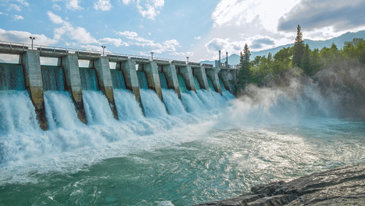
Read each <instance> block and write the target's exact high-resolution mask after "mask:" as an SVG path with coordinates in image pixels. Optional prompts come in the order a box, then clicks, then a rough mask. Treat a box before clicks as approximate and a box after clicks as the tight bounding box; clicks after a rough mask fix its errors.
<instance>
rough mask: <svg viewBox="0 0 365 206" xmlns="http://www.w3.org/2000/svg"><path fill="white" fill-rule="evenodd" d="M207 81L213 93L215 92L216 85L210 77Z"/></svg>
mask: <svg viewBox="0 0 365 206" xmlns="http://www.w3.org/2000/svg"><path fill="white" fill-rule="evenodd" d="M207 80H208V85H209V88H210V89H211V90H212V91H215V89H214V84H213V82H212V80H211V79H210V78H209V76H208V77H207Z"/></svg>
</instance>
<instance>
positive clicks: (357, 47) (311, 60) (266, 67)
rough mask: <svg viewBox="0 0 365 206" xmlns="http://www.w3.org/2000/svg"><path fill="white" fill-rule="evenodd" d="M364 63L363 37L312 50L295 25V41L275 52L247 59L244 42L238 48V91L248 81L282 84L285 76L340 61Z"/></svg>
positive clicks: (315, 69) (266, 84)
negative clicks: (340, 47)
mask: <svg viewBox="0 0 365 206" xmlns="http://www.w3.org/2000/svg"><path fill="white" fill-rule="evenodd" d="M344 63H346V64H347V65H349V64H350V65H356V66H358V65H365V41H364V40H363V39H353V40H352V42H346V43H345V45H344V47H343V49H338V48H337V46H336V45H335V44H332V46H331V47H330V48H323V49H321V50H318V49H314V50H311V49H310V48H309V46H308V44H304V42H303V39H302V32H301V27H300V26H299V25H298V28H297V36H296V39H295V44H294V46H292V47H288V48H283V49H281V50H280V51H279V52H277V53H276V54H275V55H272V54H271V53H269V54H268V55H267V56H257V57H255V59H253V60H251V61H250V51H249V48H248V46H247V45H245V48H244V49H243V52H241V58H240V66H239V71H238V84H237V90H238V92H240V91H241V92H242V91H243V90H244V89H245V87H246V86H247V85H248V84H255V85H257V86H269V85H270V84H271V83H272V82H275V83H276V84H280V83H283V84H285V81H284V79H285V76H287V74H288V73H290V74H291V75H298V76H299V75H307V76H310V77H312V76H314V75H315V74H316V73H317V72H318V71H320V70H323V69H325V68H330V67H332V66H336V65H339V64H344Z"/></svg>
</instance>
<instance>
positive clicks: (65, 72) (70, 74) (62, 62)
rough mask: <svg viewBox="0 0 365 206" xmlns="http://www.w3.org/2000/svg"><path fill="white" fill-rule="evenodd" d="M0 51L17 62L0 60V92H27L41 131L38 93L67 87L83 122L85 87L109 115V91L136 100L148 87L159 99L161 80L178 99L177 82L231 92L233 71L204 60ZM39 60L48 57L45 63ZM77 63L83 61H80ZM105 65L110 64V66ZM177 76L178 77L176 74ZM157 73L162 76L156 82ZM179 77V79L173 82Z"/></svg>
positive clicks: (15, 46)
mask: <svg viewBox="0 0 365 206" xmlns="http://www.w3.org/2000/svg"><path fill="white" fill-rule="evenodd" d="M0 54H9V55H13V56H14V55H15V58H18V61H15V62H13V63H4V62H3V63H0V90H24V89H25V90H28V92H29V96H30V98H31V100H32V103H33V105H34V107H35V111H36V114H37V119H38V121H39V123H40V126H41V128H42V129H47V128H48V125H47V120H46V116H45V106H44V105H45V104H44V94H43V93H44V91H47V90H60V91H68V92H69V93H70V95H71V98H72V100H73V103H74V104H75V108H76V110H77V115H78V117H79V119H80V120H81V121H82V122H84V123H87V119H86V116H85V108H84V104H83V98H82V97H83V94H82V92H83V91H85V90H96V91H101V92H102V93H103V94H104V95H105V96H106V98H107V100H108V103H109V106H110V108H111V111H112V112H113V115H114V118H116V119H118V115H117V109H116V105H115V100H114V93H113V90H114V89H119V88H122V89H127V90H130V91H131V92H132V93H133V94H134V95H135V98H136V100H137V101H138V102H139V103H140V104H142V102H141V94H140V89H141V88H144V89H151V90H153V91H155V92H156V94H157V96H158V97H159V98H160V99H161V100H162V99H163V96H162V91H161V83H163V84H164V87H167V89H172V90H174V91H175V92H176V94H177V95H178V97H179V98H180V97H181V92H184V91H181V89H180V88H181V86H182V85H180V84H184V87H185V88H186V89H187V90H191V91H196V90H197V89H206V90H214V91H215V92H218V93H220V94H222V90H228V91H230V92H231V93H234V86H235V81H236V76H237V74H236V73H237V72H236V71H237V70H236V69H233V68H228V67H226V68H223V67H222V68H220V67H214V66H213V65H210V64H200V63H195V62H185V61H179V60H169V59H163V58H153V59H152V58H149V57H146V56H138V55H125V54H116V53H110V52H107V53H104V55H103V54H102V53H99V52H92V51H85V50H75V49H66V48H57V47H44V46H38V45H33V46H32V47H31V46H30V45H28V44H19V43H9V42H0ZM41 58H51V59H53V60H54V62H55V64H54V65H45V64H43V63H42V61H41ZM80 61H86V62H87V63H86V64H81V63H80ZM111 63H112V64H114V65H115V68H111V66H110V65H111ZM178 76H179V78H178ZM161 77H164V79H163V81H161V79H160V78H161ZM179 81H180V83H179Z"/></svg>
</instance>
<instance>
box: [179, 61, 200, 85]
mask: <svg viewBox="0 0 365 206" xmlns="http://www.w3.org/2000/svg"><path fill="white" fill-rule="evenodd" d="M180 74H181V75H182V76H183V78H184V80H185V84H186V88H187V89H188V90H192V91H196V89H195V82H194V77H193V72H192V71H191V67H190V66H189V65H187V66H181V67H180Z"/></svg>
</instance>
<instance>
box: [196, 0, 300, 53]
mask: <svg viewBox="0 0 365 206" xmlns="http://www.w3.org/2000/svg"><path fill="white" fill-rule="evenodd" d="M298 2H300V0H275V1H266V0H220V2H219V3H218V4H217V6H216V8H215V9H214V11H213V12H212V14H211V18H212V21H213V25H212V28H211V30H210V31H209V33H208V34H207V35H205V38H204V39H202V40H201V41H200V42H201V44H199V45H196V46H195V48H194V54H195V55H196V56H199V58H207V59H209V58H212V56H214V57H215V56H216V55H217V51H216V50H214V49H213V48H218V47H221V48H223V49H224V50H227V51H228V52H229V53H238V52H239V51H240V50H242V49H243V46H244V44H245V43H247V44H248V45H249V46H250V44H252V42H253V41H254V40H255V39H257V38H262V37H263V36H264V37H270V38H271V39H275V42H274V43H275V44H274V45H263V47H274V46H277V45H280V44H287V43H289V42H292V41H293V39H294V37H293V36H295V31H294V30H295V28H294V30H293V31H294V32H293V34H291V33H288V32H279V31H278V29H277V28H278V22H279V19H280V18H281V17H282V16H284V15H285V14H286V13H287V12H289V11H290V10H291V9H292V8H293V7H295V5H297V4H298ZM238 48H239V50H238ZM207 51H208V52H207Z"/></svg>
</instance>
